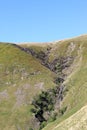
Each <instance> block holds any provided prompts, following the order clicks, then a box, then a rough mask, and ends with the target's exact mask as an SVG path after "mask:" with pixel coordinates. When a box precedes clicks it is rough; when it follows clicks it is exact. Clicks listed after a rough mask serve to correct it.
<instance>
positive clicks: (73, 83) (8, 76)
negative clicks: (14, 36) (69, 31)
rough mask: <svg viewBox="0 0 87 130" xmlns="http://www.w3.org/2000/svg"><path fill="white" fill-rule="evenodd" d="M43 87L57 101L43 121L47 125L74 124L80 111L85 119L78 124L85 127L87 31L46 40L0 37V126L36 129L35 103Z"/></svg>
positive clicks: (5, 129)
mask: <svg viewBox="0 0 87 130" xmlns="http://www.w3.org/2000/svg"><path fill="white" fill-rule="evenodd" d="M56 86H57V89H56ZM49 88H50V89H49ZM55 90H56V91H55ZM41 91H45V92H47V93H51V96H53V99H54V100H53V99H52V97H51V99H52V101H56V103H55V104H54V108H53V109H52V111H51V113H49V112H48V111H47V112H45V113H44V114H45V115H43V116H44V118H45V119H46V120H45V122H43V123H41V122H40V123H41V124H42V125H43V127H44V126H45V125H46V127H45V128H44V130H54V129H56V130H57V129H58V130H59V129H60V130H62V129H63V128H65V129H70V128H71V127H72V129H75V128H76V124H77V123H78V122H79V121H78V120H79V119H80V116H83V118H84V121H83V123H82V125H80V124H79V123H78V129H81V128H82V127H83V130H85V125H84V124H86V120H85V119H86V118H85V115H84V112H86V107H83V106H85V105H87V35H83V36H80V37H77V38H72V39H67V40H61V41H58V42H55V43H46V44H33V45H32V44H21V45H16V44H9V43H0V130H29V128H33V130H38V129H39V127H38V121H37V119H35V115H34V113H32V112H31V108H32V105H31V103H32V100H33V99H34V97H35V96H36V95H39V94H40V93H41ZM53 92H54V93H55V94H56V95H53V94H52V93H53ZM40 96H41V95H39V97H40ZM48 96H49V94H48ZM36 99H37V98H36ZM49 99H50V98H49ZM45 100H47V101H48V99H45ZM36 101H37V100H36ZM43 101H44V100H42V102H41V101H39V103H38V104H40V103H43ZM45 103H47V102H45ZM45 105H46V104H45ZM82 107H83V109H81V108H82ZM41 108H42V107H41ZM39 111H40V110H39ZM77 111H78V112H77ZM53 113H54V115H55V113H56V115H57V116H56V117H55V118H54V117H53ZM79 113H82V114H81V115H80V114H79ZM48 115H50V116H49V117H51V118H47V117H48ZM39 116H41V115H39ZM52 118H53V119H52ZM83 118H82V119H81V122H82V120H83ZM53 120H55V121H54V122H52V121H53ZM74 120H76V124H74ZM68 122H69V126H68V127H67V124H68Z"/></svg>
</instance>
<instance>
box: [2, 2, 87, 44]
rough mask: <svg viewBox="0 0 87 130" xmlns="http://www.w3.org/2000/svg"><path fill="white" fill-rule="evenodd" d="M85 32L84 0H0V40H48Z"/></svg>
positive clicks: (86, 13)
mask: <svg viewBox="0 0 87 130" xmlns="http://www.w3.org/2000/svg"><path fill="white" fill-rule="evenodd" d="M82 34H87V0H0V41H2V42H14V43H15V42H51V41H56V40H61V39H65V38H71V37H75V36H79V35H82Z"/></svg>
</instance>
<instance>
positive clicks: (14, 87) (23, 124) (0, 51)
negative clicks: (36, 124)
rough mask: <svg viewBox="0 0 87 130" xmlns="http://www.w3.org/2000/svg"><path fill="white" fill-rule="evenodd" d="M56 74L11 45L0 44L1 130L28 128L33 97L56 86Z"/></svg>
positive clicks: (23, 129)
mask: <svg viewBox="0 0 87 130" xmlns="http://www.w3.org/2000/svg"><path fill="white" fill-rule="evenodd" d="M54 76H55V74H54V73H53V72H51V71H50V70H49V69H47V68H45V67H44V66H42V65H41V64H40V63H39V62H38V60H37V59H35V58H34V57H32V56H31V55H30V54H27V53H26V52H24V51H22V50H20V49H19V48H18V47H17V46H15V45H13V44H9V43H0V130H17V129H22V130H25V129H28V127H29V120H30V117H31V113H30V108H31V105H30V104H31V101H32V98H33V96H35V95H36V94H38V93H39V92H40V91H42V90H45V89H47V88H50V87H54V86H55V84H54V82H53V80H54Z"/></svg>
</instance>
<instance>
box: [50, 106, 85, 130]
mask: <svg viewBox="0 0 87 130" xmlns="http://www.w3.org/2000/svg"><path fill="white" fill-rule="evenodd" d="M61 126H62V127H61ZM71 129H72V130H87V105H86V106H84V107H82V108H81V109H80V110H79V111H77V112H76V113H75V114H73V115H72V116H70V117H69V118H68V119H66V120H64V121H63V122H61V123H60V124H59V125H57V126H56V127H54V129H53V130H71Z"/></svg>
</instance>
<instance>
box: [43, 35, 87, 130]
mask: <svg viewBox="0 0 87 130" xmlns="http://www.w3.org/2000/svg"><path fill="white" fill-rule="evenodd" d="M59 56H74V61H73V63H72V65H71V66H70V68H68V69H65V70H64V73H65V74H67V77H66V79H65V81H64V83H63V84H64V85H65V87H66V88H67V92H66V93H65V96H64V99H63V102H62V103H61V108H64V107H67V110H66V112H65V113H64V115H63V116H59V117H58V119H57V120H56V121H55V122H52V123H49V124H48V125H47V126H46V127H45V128H44V129H43V130H71V129H72V130H86V129H87V128H86V126H87V118H86V117H85V116H86V115H85V112H86V111H85V110H86V108H87V107H85V108H84V109H81V107H83V106H85V105H87V35H84V36H80V37H78V38H74V39H69V40H65V41H60V42H59V44H58V43H57V44H55V45H54V48H52V50H51V53H50V61H52V60H53V58H54V57H55V58H57V57H59ZM80 109H81V111H79V110H80ZM77 111H78V112H77ZM76 112H77V113H76ZM80 112H82V113H83V118H84V120H83V118H82V119H81V120H80V117H81V115H79V113H80ZM75 113H76V115H75ZM73 114H74V116H72V115H73ZM80 114H81V113H80ZM71 116H72V117H71ZM67 118H68V119H67ZM66 119H67V120H66ZM85 119H86V120H85ZM79 120H80V121H82V120H83V123H82V124H81V123H79ZM68 122H69V123H68ZM74 123H75V124H74ZM76 124H77V125H78V128H77V127H76Z"/></svg>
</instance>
